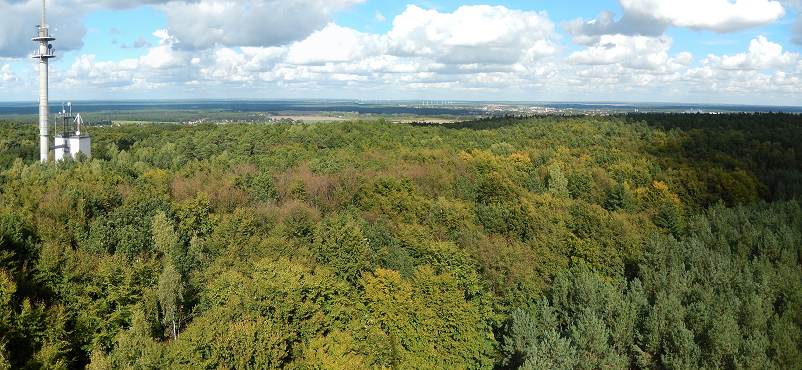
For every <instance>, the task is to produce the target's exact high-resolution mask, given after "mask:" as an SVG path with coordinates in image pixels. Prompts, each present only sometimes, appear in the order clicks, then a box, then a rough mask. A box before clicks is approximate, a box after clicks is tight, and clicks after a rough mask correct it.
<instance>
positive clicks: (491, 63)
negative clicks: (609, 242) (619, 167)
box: [0, 0, 802, 105]
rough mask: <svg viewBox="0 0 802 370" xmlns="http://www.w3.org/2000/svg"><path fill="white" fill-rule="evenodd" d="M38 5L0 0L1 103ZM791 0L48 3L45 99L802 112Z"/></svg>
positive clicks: (30, 86) (24, 57) (24, 54)
mask: <svg viewBox="0 0 802 370" xmlns="http://www.w3.org/2000/svg"><path fill="white" fill-rule="evenodd" d="M39 6H40V1H39V0H0V101H32V100H35V99H36V96H37V88H36V87H37V84H38V82H37V78H38V77H37V76H38V75H37V73H36V69H35V63H34V61H33V60H31V58H30V57H29V54H30V53H31V51H32V50H33V48H34V45H33V43H32V42H31V41H30V37H31V35H32V33H33V30H34V26H35V25H36V24H37V23H38V12H39ZM800 11H802V2H801V1H800V0H782V1H776V0H737V1H736V0H696V1H691V0H618V1H615V0H603V1H590V0H582V1H572V2H570V3H567V2H561V1H537V2H532V1H523V0H508V1H479V2H475V1H407V2H389V1H376V0H284V1H278V0H266V1H256V0H240V1H229V0H196V1H174V0H148V1H131V0H66V1H48V23H49V24H50V26H51V30H52V31H53V33H54V34H55V36H56V37H57V40H56V41H55V47H56V52H57V55H58V56H59V58H58V59H56V61H55V62H54V63H53V64H52V65H51V99H52V100H54V101H57V100H59V99H204V98H229V99H276V98H332V99H466V100H492V101H503V100H516V101H579V100H591V101H663V102H689V103H729V104H763V105H802V56H800V51H802V16H800Z"/></svg>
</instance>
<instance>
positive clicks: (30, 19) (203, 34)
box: [0, 0, 364, 57]
mask: <svg viewBox="0 0 802 370" xmlns="http://www.w3.org/2000/svg"><path fill="white" fill-rule="evenodd" d="M363 1H364V0H238V1H230V0H145V1H141V0H137V1H134V0H66V1H58V2H49V3H48V23H49V25H50V31H51V33H52V34H54V35H55V37H56V38H57V39H58V40H57V42H56V46H57V47H58V48H59V50H64V51H66V50H75V49H79V48H80V47H81V46H82V45H83V42H82V40H83V37H84V35H85V34H86V29H85V27H84V25H83V22H81V20H82V19H83V18H84V17H85V16H86V15H87V14H88V13H89V12H91V11H94V10H98V9H108V8H112V9H125V8H133V7H137V6H141V5H146V4H150V5H155V6H158V7H159V8H160V9H162V10H163V11H164V12H165V14H166V15H167V22H168V24H167V29H168V30H169V31H170V33H171V34H172V35H174V36H175V37H176V39H177V40H180V41H181V43H180V47H181V48H185V49H190V48H191V49H204V48H211V47H214V46H217V45H219V46H229V47H231V46H278V45H284V44H286V43H289V42H293V41H298V40H303V39H304V38H306V37H307V36H309V34H311V33H312V32H314V31H316V30H319V29H321V28H323V27H324V26H326V24H328V23H329V21H330V19H331V16H332V15H333V14H334V13H335V12H337V11H340V10H342V9H345V8H347V7H350V6H352V5H355V4H358V3H361V2H363ZM40 7H41V2H40V1H39V0H0V57H24V56H27V55H28V54H30V53H31V52H32V50H33V48H34V46H33V43H32V42H31V41H30V39H31V37H32V36H33V33H34V28H33V25H34V24H36V23H38V22H37V21H38V20H39V13H40ZM177 45H178V44H177ZM142 46H145V45H142Z"/></svg>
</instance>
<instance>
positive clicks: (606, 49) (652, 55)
mask: <svg viewBox="0 0 802 370" xmlns="http://www.w3.org/2000/svg"><path fill="white" fill-rule="evenodd" d="M671 44H672V40H671V38H669V37H667V36H661V37H647V36H625V35H602V36H600V37H599V40H598V42H597V43H596V44H594V45H592V46H590V47H588V48H586V49H584V50H580V51H577V52H574V53H572V54H571V55H570V56H569V57H568V60H569V61H570V62H572V63H574V64H584V65H610V64H617V65H620V66H623V67H627V68H632V69H644V70H651V71H657V70H660V69H676V68H678V67H681V66H683V65H687V64H689V63H690V62H691V61H692V59H693V57H692V56H691V55H690V54H689V53H681V54H679V55H677V56H676V57H674V58H670V57H669V50H670V49H671Z"/></svg>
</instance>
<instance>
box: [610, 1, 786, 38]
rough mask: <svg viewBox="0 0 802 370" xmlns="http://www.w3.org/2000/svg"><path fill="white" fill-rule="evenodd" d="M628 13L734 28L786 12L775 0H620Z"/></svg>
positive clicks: (765, 21) (673, 22) (685, 23)
mask: <svg viewBox="0 0 802 370" xmlns="http://www.w3.org/2000/svg"><path fill="white" fill-rule="evenodd" d="M620 3H621V7H622V8H623V9H624V11H625V12H626V13H627V14H631V15H634V16H640V17H651V18H653V19H655V20H657V21H660V22H665V23H668V24H671V25H674V26H677V27H687V28H691V29H696V30H709V31H716V32H732V31H738V30H742V29H745V28H750V27H756V26H761V25H765V24H768V23H771V22H774V21H776V20H778V19H780V18H782V17H783V16H784V15H785V9H784V8H783V6H782V4H781V3H780V2H779V1H775V0H620Z"/></svg>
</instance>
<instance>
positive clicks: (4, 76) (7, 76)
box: [0, 64, 17, 82]
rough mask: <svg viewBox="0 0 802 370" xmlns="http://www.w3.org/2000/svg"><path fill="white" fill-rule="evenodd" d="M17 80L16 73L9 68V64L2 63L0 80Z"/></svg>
mask: <svg viewBox="0 0 802 370" xmlns="http://www.w3.org/2000/svg"><path fill="white" fill-rule="evenodd" d="M16 80H17V75H16V74H14V71H12V70H11V66H10V65H8V64H4V65H3V66H2V67H0V82H14V81H16Z"/></svg>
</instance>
